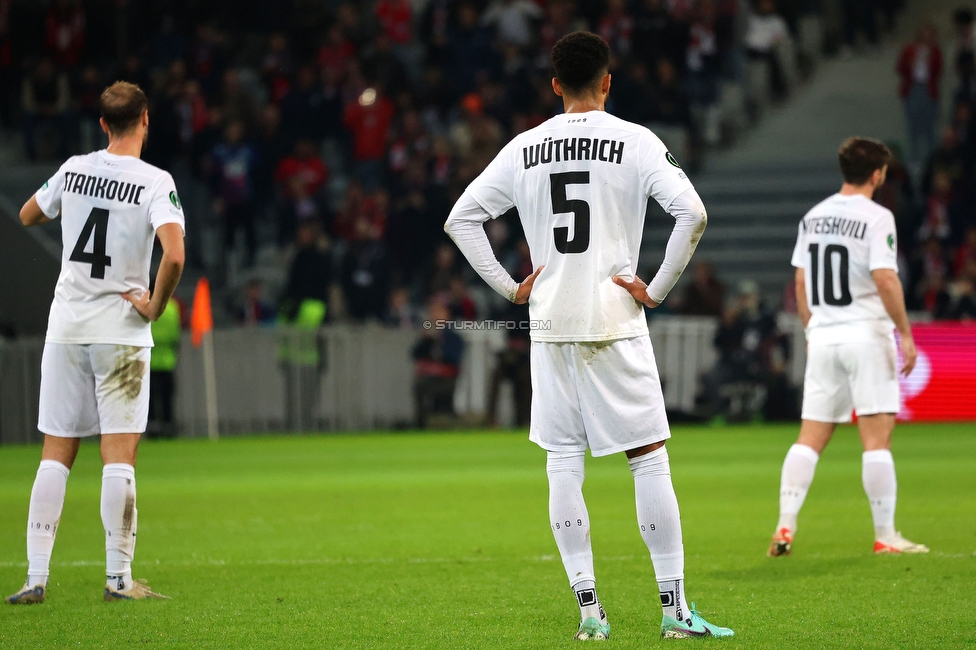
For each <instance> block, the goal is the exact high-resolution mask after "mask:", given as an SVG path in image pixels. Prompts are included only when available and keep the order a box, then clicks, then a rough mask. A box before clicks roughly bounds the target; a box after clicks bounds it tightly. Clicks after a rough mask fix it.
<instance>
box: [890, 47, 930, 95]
mask: <svg viewBox="0 0 976 650" xmlns="http://www.w3.org/2000/svg"><path fill="white" fill-rule="evenodd" d="M926 53H927V55H928V60H927V62H926V64H927V65H926V70H927V75H926V81H927V83H928V87H929V97H931V98H932V99H938V98H939V79H940V78H941V77H942V50H940V49H939V48H938V47H937V46H935V45H931V46H929V45H923V44H921V43H909V44H908V45H906V46H905V49H903V50H902V51H901V54H900V55H899V56H898V65H897V67H896V68H895V69H896V70H897V71H898V76H900V77H901V88H900V90H899V94H900V96H901V97H902V98H903V99H904V98H905V97H908V92H909V91H910V90H911V89H912V85H914V83H915V80H916V74H915V62H916V60H917V57H919V56H925V55H926Z"/></svg>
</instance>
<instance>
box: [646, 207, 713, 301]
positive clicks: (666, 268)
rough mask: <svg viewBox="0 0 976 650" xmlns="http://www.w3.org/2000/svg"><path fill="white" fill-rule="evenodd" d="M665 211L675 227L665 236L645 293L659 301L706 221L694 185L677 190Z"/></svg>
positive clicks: (682, 267)
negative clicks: (664, 245) (661, 258)
mask: <svg viewBox="0 0 976 650" xmlns="http://www.w3.org/2000/svg"><path fill="white" fill-rule="evenodd" d="M668 213H669V214H670V215H671V216H672V217H674V230H672V231H671V237H670V238H669V239H668V246H667V248H666V249H665V252H664V261H663V262H661V268H660V269H658V272H657V275H655V276H654V279H653V280H651V282H650V284H649V285H648V286H647V297H648V298H650V299H651V300H653V301H654V302H656V303H658V304H660V303H662V302H664V299H665V298H666V297H667V295H668V292H670V291H671V289H672V287H674V284H675V282H677V281H678V278H679V277H681V273H682V272H683V271H684V270H685V267H686V266H688V262H690V261H691V256H692V255H694V253H695V248H697V246H698V241H699V240H700V239H701V236H702V233H703V232H705V225H706V224H707V223H708V215H707V214H706V213H705V204H704V203H702V200H701V197H699V196H698V192H696V191H695V190H694V189H693V188H692V189H687V190H685V191H684V192H682V193H681V194H679V195H678V197H677V198H676V199H675V200H674V201H673V202H672V203H671V206H670V207H669V208H668Z"/></svg>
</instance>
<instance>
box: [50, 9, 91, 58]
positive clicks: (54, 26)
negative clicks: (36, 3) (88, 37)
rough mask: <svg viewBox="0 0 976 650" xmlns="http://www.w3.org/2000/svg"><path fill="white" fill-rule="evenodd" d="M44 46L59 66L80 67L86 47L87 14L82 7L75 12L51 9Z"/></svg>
mask: <svg viewBox="0 0 976 650" xmlns="http://www.w3.org/2000/svg"><path fill="white" fill-rule="evenodd" d="M44 45H45V47H46V48H47V50H48V51H49V52H50V53H51V57H52V58H53V59H54V62H55V63H57V64H58V65H60V66H64V67H67V68H73V67H74V66H76V65H78V61H79V60H80V59H81V53H82V50H83V49H84V47H85V14H84V12H83V11H82V9H81V5H78V6H77V7H75V8H74V10H73V11H72V10H70V9H65V10H63V11H59V10H58V7H57V6H52V7H51V9H50V11H48V14H47V22H46V24H45V35H44Z"/></svg>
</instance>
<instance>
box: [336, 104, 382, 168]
mask: <svg viewBox="0 0 976 650" xmlns="http://www.w3.org/2000/svg"><path fill="white" fill-rule="evenodd" d="M392 121H393V102H391V101H390V100H389V99H387V98H386V97H383V96H382V95H380V96H378V97H377V98H376V101H374V102H373V103H372V104H369V105H368V106H363V105H362V104H361V103H359V102H358V101H355V102H350V103H349V105H348V106H346V112H345V115H344V116H343V118H342V123H343V124H344V125H345V127H346V128H347V129H349V130H350V131H352V140H353V158H355V159H356V162H364V161H367V160H381V159H383V158H384V157H385V156H386V140H387V138H388V137H389V134H390V123H391V122H392Z"/></svg>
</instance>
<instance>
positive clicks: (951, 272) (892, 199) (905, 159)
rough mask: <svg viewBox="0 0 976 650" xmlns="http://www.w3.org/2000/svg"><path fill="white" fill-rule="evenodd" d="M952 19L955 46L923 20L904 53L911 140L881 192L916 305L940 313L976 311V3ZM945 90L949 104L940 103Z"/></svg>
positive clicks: (903, 87)
mask: <svg viewBox="0 0 976 650" xmlns="http://www.w3.org/2000/svg"><path fill="white" fill-rule="evenodd" d="M953 27H954V34H953V35H952V39H951V45H950V46H949V47H950V48H951V50H950V51H948V52H945V53H944V52H943V51H942V49H941V47H940V45H939V42H940V39H939V37H938V34H937V32H936V28H935V26H933V25H931V24H924V25H921V26H920V27H919V29H918V33H917V35H916V37H915V38H914V39H913V40H912V41H911V42H910V43H908V44H907V45H906V46H905V47H904V49H903V50H902V51H901V54H900V56H899V57H898V63H897V73H898V76H899V78H900V89H899V90H900V96H901V98H902V102H903V104H904V109H905V117H906V124H907V126H908V131H907V144H908V146H907V147H906V149H905V151H904V152H903V156H899V160H898V161H896V163H895V164H893V165H892V166H891V168H890V169H889V172H888V182H887V184H886V185H885V186H884V187H882V188H881V190H880V191H879V195H878V196H876V197H875V200H877V201H879V202H880V203H882V204H883V205H885V206H886V207H888V208H890V209H891V210H892V211H893V212H894V213H895V218H896V220H897V222H898V231H899V242H900V243H899V248H900V254H901V258H902V259H901V264H900V267H901V269H902V279H903V282H904V284H905V288H906V297H907V300H908V306H909V309H910V310H915V311H919V312H928V313H929V314H931V315H932V317H934V318H936V319H950V320H971V319H974V318H976V30H974V13H973V10H972V9H968V8H960V9H958V10H957V11H955V12H954V14H953ZM946 41H948V39H946ZM946 41H944V42H946ZM949 66H953V68H952V69H948V68H949ZM946 79H948V80H949V81H948V82H947V81H946ZM943 83H953V84H954V87H953V88H951V94H948V93H945V92H943V89H942V84H943ZM946 97H948V98H949V101H950V102H951V104H950V106H949V107H948V110H944V108H945V107H943V106H942V105H941V103H940V99H942V98H946ZM941 115H947V116H948V117H947V120H942V119H940V116H941ZM899 153H902V152H899Z"/></svg>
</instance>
